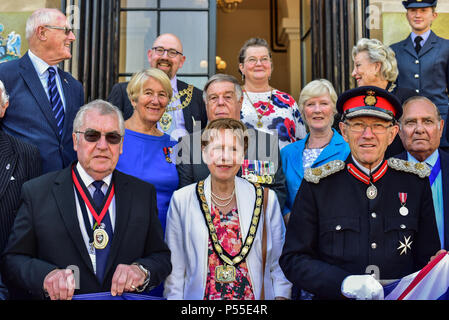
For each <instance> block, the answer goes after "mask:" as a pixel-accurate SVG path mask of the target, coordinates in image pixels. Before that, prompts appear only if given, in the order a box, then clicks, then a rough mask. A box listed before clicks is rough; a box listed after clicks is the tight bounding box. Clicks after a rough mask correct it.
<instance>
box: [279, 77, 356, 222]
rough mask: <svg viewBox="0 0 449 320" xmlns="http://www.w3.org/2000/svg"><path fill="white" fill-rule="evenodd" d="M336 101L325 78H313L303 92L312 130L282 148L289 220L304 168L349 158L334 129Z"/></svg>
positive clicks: (301, 105) (304, 113)
mask: <svg viewBox="0 0 449 320" xmlns="http://www.w3.org/2000/svg"><path fill="white" fill-rule="evenodd" d="M336 102H337V94H336V92H335V89H334V87H333V86H332V84H331V83H330V82H329V81H328V80H326V79H320V80H314V81H312V82H310V83H308V84H307V85H306V86H305V87H304V88H303V89H302V91H301V94H300V96H299V101H298V107H299V111H300V113H301V117H302V119H304V122H305V123H306V125H307V127H308V129H309V133H308V134H307V136H306V137H305V138H304V139H302V140H300V141H296V142H294V143H292V144H289V145H288V146H286V147H284V149H282V150H281V159H282V169H283V170H284V174H285V179H286V185H287V200H286V203H285V207H284V211H283V214H284V217H285V219H286V220H287V219H288V215H289V214H290V210H291V208H292V206H293V202H294V201H295V197H296V193H297V192H298V189H299V187H300V185H301V182H302V179H303V177H304V171H305V170H306V169H307V168H315V167H318V166H321V165H323V164H325V163H327V162H329V161H332V160H346V158H347V156H348V155H349V146H348V144H347V143H346V142H345V141H344V140H343V137H342V136H341V135H340V134H338V132H337V131H335V129H333V128H332V124H333V123H334V116H335V115H336V114H337V109H336V107H335V104H336Z"/></svg>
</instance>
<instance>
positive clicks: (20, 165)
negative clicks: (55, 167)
mask: <svg viewBox="0 0 449 320" xmlns="http://www.w3.org/2000/svg"><path fill="white" fill-rule="evenodd" d="M8 99H9V98H8V94H7V93H6V90H5V87H4V85H3V82H2V81H0V119H2V118H3V116H4V115H5V112H6V109H7V108H8V105H9V100H8ZM41 166H42V164H41V158H40V156H39V151H38V150H37V148H36V147H35V146H32V145H30V144H28V143H25V142H22V141H21V140H19V139H17V138H15V137H12V136H10V135H8V134H6V133H4V132H2V131H0V168H1V169H0V252H2V251H3V249H4V248H5V246H6V243H7V241H8V237H9V233H10V232H11V228H12V225H13V223H14V219H15V217H16V212H17V209H18V208H19V200H20V189H21V188H22V184H23V183H24V182H25V181H27V180H30V179H32V178H35V177H37V176H39V175H40V173H41ZM6 297H7V290H6V287H5V286H4V285H3V284H2V281H1V276H0V300H1V299H2V298H6Z"/></svg>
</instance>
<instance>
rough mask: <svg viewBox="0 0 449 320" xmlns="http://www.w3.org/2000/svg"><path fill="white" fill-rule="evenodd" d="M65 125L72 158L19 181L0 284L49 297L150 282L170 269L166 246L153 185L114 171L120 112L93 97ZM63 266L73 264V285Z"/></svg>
mask: <svg viewBox="0 0 449 320" xmlns="http://www.w3.org/2000/svg"><path fill="white" fill-rule="evenodd" d="M73 130H74V131H73V140H74V142H73V143H74V149H75V150H76V152H77V156H78V162H74V163H73V164H72V165H71V166H68V167H67V168H65V169H63V170H60V171H56V172H51V173H48V174H46V175H44V176H41V177H39V178H37V179H34V180H31V181H29V182H27V183H25V184H24V186H23V191H22V198H23V204H22V205H21V207H20V209H19V212H18V214H17V218H16V221H15V223H14V226H13V230H12V233H11V236H10V238H9V243H8V246H7V248H6V250H5V252H4V255H3V261H2V272H3V276H4V280H5V282H6V283H7V284H9V283H11V284H13V285H15V286H17V287H19V288H21V289H22V290H24V291H27V292H30V293H31V294H32V295H33V297H36V298H43V297H44V295H45V294H48V296H49V297H50V298H51V299H71V298H72V296H73V294H74V293H77V294H78V293H80V294H81V293H93V292H103V291H110V292H111V294H112V295H117V294H118V295H121V294H122V293H123V292H133V291H137V292H141V291H143V290H145V289H149V288H150V287H153V286H156V285H158V284H159V283H161V282H162V281H163V280H164V279H165V278H166V277H167V276H168V274H169V273H170V271H171V264H170V251H169V249H168V247H167V245H166V244H165V242H164V240H163V234H162V227H161V224H160V222H159V219H158V215H157V206H156V190H155V188H154V186H153V185H151V184H149V183H146V182H144V181H142V180H139V179H137V178H134V177H131V176H128V175H126V174H124V173H121V172H119V171H117V170H115V166H116V164H117V161H118V158H119V155H120V153H121V152H122V142H123V135H124V130H125V126H124V121H123V117H122V114H121V112H120V111H119V110H118V108H116V107H115V106H112V105H111V104H110V103H108V102H106V101H102V100H95V101H93V102H91V103H89V104H87V105H86V106H84V107H82V108H81V109H80V111H79V112H78V113H77V116H76V118H75V120H74V124H73ZM68 266H76V268H77V269H78V270H79V283H77V284H75V283H74V276H73V274H72V271H71V269H70V268H68ZM75 285H76V287H77V288H79V289H76V290H75ZM78 285H79V286H78Z"/></svg>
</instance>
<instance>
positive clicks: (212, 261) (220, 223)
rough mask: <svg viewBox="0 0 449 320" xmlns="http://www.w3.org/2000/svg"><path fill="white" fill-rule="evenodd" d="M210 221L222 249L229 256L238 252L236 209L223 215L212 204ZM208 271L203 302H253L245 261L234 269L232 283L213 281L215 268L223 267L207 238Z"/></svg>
mask: <svg viewBox="0 0 449 320" xmlns="http://www.w3.org/2000/svg"><path fill="white" fill-rule="evenodd" d="M211 217H212V221H213V223H214V226H215V230H216V231H217V236H218V241H219V243H220V245H221V246H222V247H223V249H224V250H225V251H226V252H227V253H228V254H229V255H231V256H235V255H237V254H238V253H239V252H240V248H241V247H242V236H241V232H240V221H239V214H238V211H237V208H234V209H232V210H231V211H230V212H228V213H226V214H223V213H222V212H220V211H219V209H218V208H217V207H216V206H215V205H213V204H212V210H211ZM208 256H209V258H208V270H207V279H206V290H205V293H204V300H254V299H255V297H254V292H253V289H252V285H251V279H250V276H249V272H248V266H247V264H246V262H245V261H243V262H242V263H240V264H239V265H238V266H237V267H236V280H235V281H234V282H232V283H220V282H216V281H215V268H216V267H217V266H221V265H223V261H221V259H220V258H219V257H218V255H217V254H216V253H215V251H214V249H213V247H212V242H211V240H210V237H209V245H208Z"/></svg>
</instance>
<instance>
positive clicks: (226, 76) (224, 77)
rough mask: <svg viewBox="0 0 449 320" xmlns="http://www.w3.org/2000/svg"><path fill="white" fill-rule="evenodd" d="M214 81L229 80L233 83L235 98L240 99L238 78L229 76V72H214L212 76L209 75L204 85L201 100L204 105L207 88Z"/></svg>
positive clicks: (240, 91) (240, 90) (240, 88)
mask: <svg viewBox="0 0 449 320" xmlns="http://www.w3.org/2000/svg"><path fill="white" fill-rule="evenodd" d="M214 82H230V83H232V84H234V89H235V95H236V97H237V100H240V99H241V98H242V96H243V91H242V87H241V86H240V84H239V82H238V80H237V79H236V78H235V77H234V76H231V75H229V74H223V73H217V74H214V75H213V76H212V77H210V78H209V80H208V81H207V82H206V84H205V85H204V89H203V100H204V103H205V104H206V105H207V89H209V87H210V85H211V84H212V83H214Z"/></svg>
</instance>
